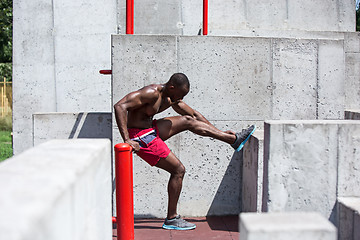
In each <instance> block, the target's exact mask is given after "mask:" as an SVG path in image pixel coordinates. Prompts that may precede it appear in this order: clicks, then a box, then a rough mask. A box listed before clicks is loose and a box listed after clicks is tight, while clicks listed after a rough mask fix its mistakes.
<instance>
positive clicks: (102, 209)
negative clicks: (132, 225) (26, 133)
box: [0, 139, 112, 240]
mask: <svg viewBox="0 0 360 240" xmlns="http://www.w3.org/2000/svg"><path fill="white" fill-rule="evenodd" d="M110 147H111V144H110V141H109V140H104V139H96V140H89V139H76V140H53V141H50V142H47V143H44V144H41V145H39V146H37V147H35V148H31V149H29V150H28V151H25V152H24V153H22V154H18V155H17V156H15V157H13V158H11V159H8V160H6V161H4V162H2V163H1V164H0V179H1V182H0V185H1V189H2V194H1V196H0V212H1V213H2V214H1V215H0V231H1V237H2V238H4V239H8V240H17V239H19V240H20V239H34V240H42V239H74V240H77V239H83V238H84V237H85V238H87V239H110V238H111V236H112V235H111V234H112V229H111V165H110V158H111V149H110ZM19 216H21V217H19ZM15 222H16V223H17V224H14V223H15Z"/></svg>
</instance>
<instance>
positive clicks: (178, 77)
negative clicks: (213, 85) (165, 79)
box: [169, 73, 190, 89]
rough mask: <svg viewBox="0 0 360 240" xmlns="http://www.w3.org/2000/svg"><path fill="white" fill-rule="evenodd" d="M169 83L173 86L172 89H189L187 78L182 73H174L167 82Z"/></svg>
mask: <svg viewBox="0 0 360 240" xmlns="http://www.w3.org/2000/svg"><path fill="white" fill-rule="evenodd" d="M169 83H170V84H172V85H174V87H177V88H178V87H186V88H187V89H190V82H189V79H188V78H187V76H186V75H185V74H183V73H174V74H173V75H172V76H171V77H170V80H169Z"/></svg>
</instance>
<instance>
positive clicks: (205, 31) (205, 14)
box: [203, 0, 208, 35]
mask: <svg viewBox="0 0 360 240" xmlns="http://www.w3.org/2000/svg"><path fill="white" fill-rule="evenodd" d="M207 34H208V0H203V35H207Z"/></svg>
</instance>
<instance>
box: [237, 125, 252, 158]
mask: <svg viewBox="0 0 360 240" xmlns="http://www.w3.org/2000/svg"><path fill="white" fill-rule="evenodd" d="M255 129H256V126H255V125H254V129H253V130H252V131H251V133H250V134H249V136H247V138H246V139H245V140H244V141H243V142H242V143H241V144H240V145H239V147H238V148H237V149H236V151H237V152H240V150H241V149H242V148H243V147H244V145H245V143H246V142H247V141H248V140H249V138H250V136H251V135H252V134H253V133H254V132H255Z"/></svg>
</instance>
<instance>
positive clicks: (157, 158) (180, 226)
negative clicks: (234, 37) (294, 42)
mask: <svg viewBox="0 0 360 240" xmlns="http://www.w3.org/2000/svg"><path fill="white" fill-rule="evenodd" d="M189 90H190V83H189V80H188V78H187V77H186V76H185V75H184V74H182V73H175V74H174V75H172V76H171V78H170V80H169V81H168V82H167V83H166V84H152V85H149V86H146V87H144V88H141V89H139V90H137V91H135V92H131V93H129V94H127V95H126V96H125V97H124V98H122V99H121V100H120V101H119V102H117V103H116V104H115V105H114V109H115V117H116V122H117V125H118V127H119V130H120V133H121V136H122V138H123V139H124V142H125V143H128V144H129V145H130V146H131V147H132V148H133V151H134V152H135V153H136V154H137V155H138V156H139V157H141V158H142V159H143V160H145V161H146V162H147V163H149V164H150V165H151V166H156V167H158V168H161V169H164V170H165V171H167V172H169V173H170V180H169V183H168V210H167V217H166V219H165V222H164V224H163V228H165V229H177V230H190V229H194V228H195V227H196V226H195V225H194V224H192V223H189V222H187V221H185V220H184V219H182V218H181V217H180V215H178V214H177V210H176V209H177V203H178V199H179V195H180V192H181V188H182V181H183V177H184V174H185V167H184V165H183V164H182V163H181V161H180V160H179V159H178V158H177V157H176V156H175V155H174V153H172V152H171V151H170V149H169V148H168V147H167V145H166V144H165V143H164V141H165V140H167V139H169V138H170V137H172V136H174V135H175V134H177V133H180V132H182V131H185V130H190V131H191V132H193V133H195V134H198V135H201V136H207V137H212V138H215V139H218V140H221V141H223V142H226V143H229V144H231V146H232V147H233V148H234V149H235V150H237V151H240V150H241V148H242V147H243V145H244V143H245V142H246V141H247V140H248V139H249V137H250V135H251V134H252V133H253V132H254V131H255V126H254V125H253V126H251V127H250V128H248V129H245V130H242V132H241V133H234V132H232V131H225V132H223V131H220V130H219V129H217V128H216V127H214V126H213V125H212V124H211V123H210V122H209V121H208V120H207V119H206V118H205V117H204V116H202V115H201V114H200V113H199V112H197V111H196V110H194V109H192V108H191V107H189V106H188V105H186V104H185V103H184V102H183V101H182V99H183V98H184V97H185V96H186V95H187V94H188V92H189ZM169 107H172V108H173V109H174V110H175V112H177V113H178V114H180V116H174V117H166V118H163V119H159V120H154V119H153V117H154V115H155V114H157V113H160V112H162V111H164V110H165V109H167V108H169Z"/></svg>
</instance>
